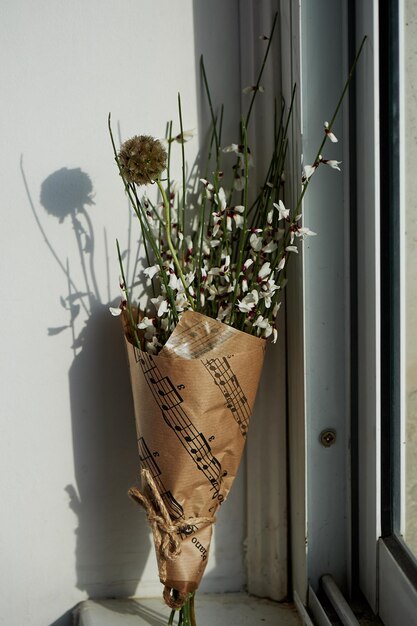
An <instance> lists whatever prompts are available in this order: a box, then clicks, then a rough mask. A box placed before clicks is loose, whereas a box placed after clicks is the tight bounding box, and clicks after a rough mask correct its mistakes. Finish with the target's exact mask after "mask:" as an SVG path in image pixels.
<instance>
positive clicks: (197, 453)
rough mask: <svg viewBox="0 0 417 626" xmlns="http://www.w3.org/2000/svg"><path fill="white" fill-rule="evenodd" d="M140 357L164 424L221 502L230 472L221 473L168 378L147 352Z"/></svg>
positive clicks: (218, 465) (206, 443)
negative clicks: (225, 481)
mask: <svg viewBox="0 0 417 626" xmlns="http://www.w3.org/2000/svg"><path fill="white" fill-rule="evenodd" d="M138 354H139V359H138V362H139V364H140V366H141V368H142V371H143V374H144V376H145V379H146V382H147V383H148V386H149V389H150V391H151V393H152V395H153V397H154V399H155V401H156V403H157V405H158V406H159V408H160V409H161V411H162V415H163V417H164V420H165V422H166V423H167V424H168V426H169V427H170V428H171V429H172V430H173V431H174V433H175V434H176V436H177V438H178V439H179V441H180V443H181V445H182V446H183V447H184V449H185V450H186V451H187V453H188V454H189V456H190V457H191V459H192V460H193V462H194V463H195V464H196V466H197V469H198V470H199V471H201V472H202V474H203V475H204V476H205V477H206V478H207V480H208V481H209V483H210V485H211V488H212V489H213V490H214V496H213V498H216V497H217V498H218V499H219V500H221V498H222V496H221V494H220V485H221V481H222V478H223V476H225V475H226V474H227V472H222V467H221V465H220V463H219V461H218V460H217V459H216V457H215V456H214V455H213V453H212V451H211V447H210V445H209V443H208V441H207V439H206V438H205V437H204V435H203V433H201V432H200V431H199V430H197V428H196V427H195V425H194V424H193V423H192V421H191V420H190V418H189V417H188V415H187V414H186V412H185V411H184V408H183V406H182V403H183V402H184V400H183V398H182V396H181V395H180V393H179V392H178V390H177V389H176V387H175V386H174V385H173V384H172V382H171V380H170V379H169V377H168V376H162V374H161V372H160V371H159V368H158V367H157V365H156V364H155V362H154V361H153V359H152V356H151V355H149V354H147V353H145V352H142V353H138Z"/></svg>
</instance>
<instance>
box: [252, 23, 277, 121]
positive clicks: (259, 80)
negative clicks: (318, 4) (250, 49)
mask: <svg viewBox="0 0 417 626" xmlns="http://www.w3.org/2000/svg"><path fill="white" fill-rule="evenodd" d="M277 18H278V13H275V17H274V21H273V22H272V28H271V32H270V34H269V40H268V45H267V48H266V50H265V54H264V58H263V61H262V65H261V69H260V72H259V74H258V80H257V81H256V85H255V89H254V91H253V95H252V100H251V102H250V105H249V110H248V114H247V116H246V120H245V127H246V128H247V127H248V124H249V119H250V116H251V113H252V109H253V105H254V103H255V98H256V95H257V93H258V90H259V85H260V83H261V78H262V74H263V72H264V69H265V64H266V60H267V58H268V55H269V49H270V47H271V43H272V37H273V35H274V30H275V26H276V23H277Z"/></svg>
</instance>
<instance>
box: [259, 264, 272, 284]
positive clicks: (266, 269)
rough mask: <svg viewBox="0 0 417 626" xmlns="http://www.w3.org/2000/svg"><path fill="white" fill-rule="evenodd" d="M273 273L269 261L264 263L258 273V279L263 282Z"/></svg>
mask: <svg viewBox="0 0 417 626" xmlns="http://www.w3.org/2000/svg"><path fill="white" fill-rule="evenodd" d="M270 273H271V263H270V262H269V261H267V262H266V263H264V264H263V265H262V267H261V269H260V270H259V272H258V278H260V279H261V280H263V279H264V278H266V277H267V276H269V275H270Z"/></svg>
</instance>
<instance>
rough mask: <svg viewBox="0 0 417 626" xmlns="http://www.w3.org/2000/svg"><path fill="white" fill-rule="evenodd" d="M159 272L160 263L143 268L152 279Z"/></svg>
mask: <svg viewBox="0 0 417 626" xmlns="http://www.w3.org/2000/svg"><path fill="white" fill-rule="evenodd" d="M158 272H159V265H151V266H150V267H145V269H144V270H143V273H144V274H145V276H147V277H148V278H151V279H152V278H153V277H154V276H156V274H158Z"/></svg>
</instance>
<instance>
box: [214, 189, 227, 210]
mask: <svg viewBox="0 0 417 626" xmlns="http://www.w3.org/2000/svg"><path fill="white" fill-rule="evenodd" d="M216 202H217V204H218V205H220V210H221V211H222V212H223V211H225V209H226V206H227V201H226V194H225V191H224V189H223V187H220V189H219V191H218V192H217V196H216Z"/></svg>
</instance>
